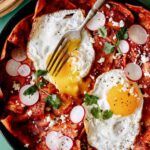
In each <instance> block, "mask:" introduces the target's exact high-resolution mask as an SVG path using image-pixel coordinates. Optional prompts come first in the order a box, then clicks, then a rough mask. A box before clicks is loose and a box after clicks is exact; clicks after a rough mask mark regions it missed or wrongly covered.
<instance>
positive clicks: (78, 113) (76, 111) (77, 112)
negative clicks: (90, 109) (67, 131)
mask: <svg viewBox="0 0 150 150" xmlns="http://www.w3.org/2000/svg"><path fill="white" fill-rule="evenodd" d="M84 116H85V110H84V108H83V106H81V105H77V106H75V107H74V108H73V109H72V110H71V112H70V120H71V121H72V122H73V123H80V122H81V121H82V120H83V118H84Z"/></svg>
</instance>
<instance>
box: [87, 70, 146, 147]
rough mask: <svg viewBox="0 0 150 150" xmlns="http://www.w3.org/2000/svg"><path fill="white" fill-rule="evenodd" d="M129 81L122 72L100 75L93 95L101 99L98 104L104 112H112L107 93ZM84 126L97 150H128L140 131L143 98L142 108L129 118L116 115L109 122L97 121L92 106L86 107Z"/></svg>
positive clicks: (115, 71) (91, 143)
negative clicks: (92, 112)
mask: <svg viewBox="0 0 150 150" xmlns="http://www.w3.org/2000/svg"><path fill="white" fill-rule="evenodd" d="M112 77H113V78H112ZM126 82H127V79H126V77H125V75H124V72H123V71H122V70H119V69H116V70H111V71H109V72H107V73H104V74H102V75H100V76H99V77H98V78H97V80H96V83H95V87H94V90H93V91H92V92H91V94H92V95H96V96H98V97H99V100H98V104H99V106H100V107H101V108H102V109H103V110H107V109H108V110H110V106H109V104H108V102H107V98H106V93H107V92H108V90H109V89H111V88H112V87H114V86H116V85H118V84H126ZM84 107H85V109H86V116H85V119H84V125H85V129H86V133H87V139H88V142H89V144H90V145H91V146H93V147H95V148H97V150H128V149H129V148H131V147H132V146H133V144H134V141H135V138H136V136H137V135H138V134H139V130H140V123H139V122H140V119H141V114H142V108H143V97H142V95H140V106H139V107H138V108H137V109H136V110H135V112H134V113H133V114H131V115H129V116H124V117H123V116H121V115H115V114H113V116H112V117H111V118H110V119H108V120H100V119H95V118H94V117H93V116H92V114H91V108H93V107H94V105H92V106H86V105H85V104H84Z"/></svg>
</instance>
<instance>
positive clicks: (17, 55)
mask: <svg viewBox="0 0 150 150" xmlns="http://www.w3.org/2000/svg"><path fill="white" fill-rule="evenodd" d="M11 57H12V58H13V59H14V60H16V61H24V60H25V59H26V58H27V55H26V52H25V51H24V50H21V49H13V50H12V52H11Z"/></svg>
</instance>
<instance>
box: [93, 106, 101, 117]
mask: <svg viewBox="0 0 150 150" xmlns="http://www.w3.org/2000/svg"><path fill="white" fill-rule="evenodd" d="M91 114H92V115H93V117H95V118H96V119H99V118H101V117H102V110H101V109H100V108H99V107H93V108H92V109H91Z"/></svg>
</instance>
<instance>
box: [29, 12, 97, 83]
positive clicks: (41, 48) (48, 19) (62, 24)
mask: <svg viewBox="0 0 150 150" xmlns="http://www.w3.org/2000/svg"><path fill="white" fill-rule="evenodd" d="M83 21H84V15H83V13H82V11H81V10H80V9H78V10H62V11H58V12H55V13H52V14H46V15H42V16H40V17H37V18H36V19H35V20H34V22H33V25H32V31H31V34H30V39H29V42H28V56H29V58H31V59H32V61H33V62H34V66H35V68H36V69H37V70H38V69H42V70H45V69H46V66H47V60H48V57H49V55H50V54H52V53H53V50H54V49H55V47H56V46H57V44H58V42H59V40H60V39H61V37H62V35H63V34H64V33H66V31H68V30H70V29H76V28H77V27H79V26H80V25H81V24H82V22H83ZM90 37H91V36H90V34H89V33H88V32H87V31H86V30H83V33H82V41H81V45H80V48H79V50H78V51H79V54H78V56H77V59H76V61H73V64H72V65H74V66H75V67H77V70H80V74H79V76H80V77H81V78H83V77H85V76H86V75H87V74H88V72H89V70H90V68H91V65H92V62H93V60H94V58H95V52H94V49H93V45H92V43H91V42H90ZM46 79H47V80H49V81H50V82H53V81H52V80H51V77H50V76H48V75H47V76H46Z"/></svg>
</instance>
